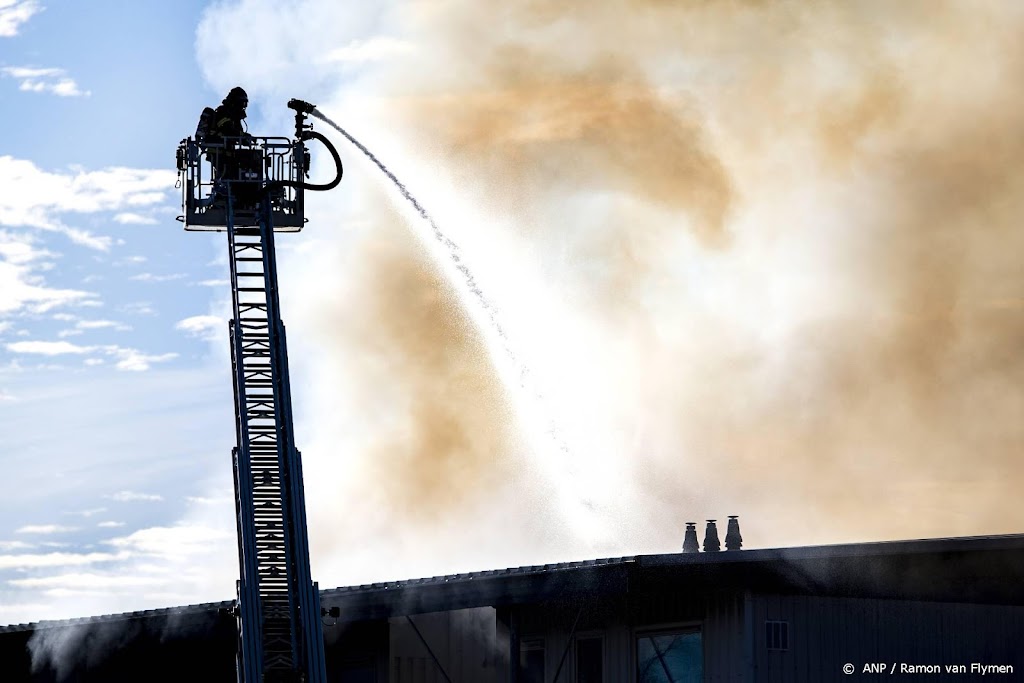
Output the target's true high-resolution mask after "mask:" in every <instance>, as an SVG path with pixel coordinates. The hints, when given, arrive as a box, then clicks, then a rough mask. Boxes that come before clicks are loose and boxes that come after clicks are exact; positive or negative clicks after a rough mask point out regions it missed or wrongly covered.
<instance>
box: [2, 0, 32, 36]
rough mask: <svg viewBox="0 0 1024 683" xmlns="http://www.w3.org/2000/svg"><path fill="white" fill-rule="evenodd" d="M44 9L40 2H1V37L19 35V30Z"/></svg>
mask: <svg viewBox="0 0 1024 683" xmlns="http://www.w3.org/2000/svg"><path fill="white" fill-rule="evenodd" d="M42 9H43V6H42V5H40V4H39V2H38V0H21V2H19V1H18V0H0V37H3V38H10V37H12V36H16V35H18V28H19V27H20V26H21V25H22V24H24V23H25V22H26V21H28V20H29V19H31V18H32V16H33V15H34V14H36V13H37V12H39V11H40V10H42Z"/></svg>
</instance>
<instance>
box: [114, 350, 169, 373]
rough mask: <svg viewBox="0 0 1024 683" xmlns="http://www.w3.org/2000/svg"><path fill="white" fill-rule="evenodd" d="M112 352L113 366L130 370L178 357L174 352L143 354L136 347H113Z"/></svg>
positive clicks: (144, 367) (147, 367)
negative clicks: (113, 356)
mask: <svg viewBox="0 0 1024 683" xmlns="http://www.w3.org/2000/svg"><path fill="white" fill-rule="evenodd" d="M113 354H114V355H115V356H116V357H117V363H116V364H115V365H114V367H116V368H117V369H118V370H129V371H132V372H142V371H144V370H149V366H150V364H152V363H165V362H167V361H169V360H173V359H175V358H177V357H178V354H176V353H162V354H145V353H142V352H141V351H138V350H137V349H124V348H115V349H114V350H113Z"/></svg>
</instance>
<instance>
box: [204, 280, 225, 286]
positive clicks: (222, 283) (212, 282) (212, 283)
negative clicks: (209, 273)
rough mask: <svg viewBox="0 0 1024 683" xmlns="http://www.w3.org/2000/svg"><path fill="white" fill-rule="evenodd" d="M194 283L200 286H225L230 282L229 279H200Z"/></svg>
mask: <svg viewBox="0 0 1024 683" xmlns="http://www.w3.org/2000/svg"><path fill="white" fill-rule="evenodd" d="M196 284H198V285H200V286H202V287H227V286H228V285H230V284H231V281H230V280H200V281H199V282H197V283H196Z"/></svg>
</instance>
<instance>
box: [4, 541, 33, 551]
mask: <svg viewBox="0 0 1024 683" xmlns="http://www.w3.org/2000/svg"><path fill="white" fill-rule="evenodd" d="M35 547H36V545H35V543H26V542H25V541H0V553H8V552H10V551H12V550H29V549H31V548H35Z"/></svg>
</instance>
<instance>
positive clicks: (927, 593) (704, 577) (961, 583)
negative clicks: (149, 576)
mask: <svg viewBox="0 0 1024 683" xmlns="http://www.w3.org/2000/svg"><path fill="white" fill-rule="evenodd" d="M1022 573H1024V534H1009V535H1002V536H974V537H958V538H937V539H923V540H910V541H880V542H872V543H847V544H837V545H824V546H802V547H792V548H765V549H754V550H741V551H722V552H713V553H670V554H660V555H633V556H627V557H617V558H605V559H598V560H586V561H582V562H561V563H557V564H544V565H533V566H525V567H512V568H508V569H498V570H489V571H478V572H467V573H462V574H448V575H445V576H433V577H428V578H420V579H410V580H405V581H389V582H381V583H371V584H364V585H359V586H347V587H340V588H332V589H327V590H322V591H321V593H320V597H321V602H322V604H323V605H324V606H325V607H338V608H339V609H340V610H341V613H342V615H343V616H342V619H344V620H346V621H361V620H367V619H386V618H389V617H394V616H403V615H408V614H419V613H424V612H436V611H442V610H453V609H463V608H468V607H482V606H493V607H500V606H507V605H515V604H530V603H540V602H547V601H560V600H575V599H579V598H581V597H585V596H600V595H616V594H625V593H646V592H658V591H712V590H750V591H753V592H763V593H797V594H805V595H822V596H834V597H874V598H892V599H908V600H923V601H936V602H974V603H996V604H1012V605H1024V581H1021V580H1020V578H1021V574H1022ZM233 605H234V601H223V602H212V603H203V604H197V605H185V606H181V607H171V608H166V609H155V610H145V611H140V612H127V613H122V614H110V615H102V616H95V617H85V618H81V619H66V620H59V621H41V622H33V623H28V624H14V625H10V626H0V633H5V632H11V631H28V630H36V629H42V628H54V627H64V626H74V625H79V624H91V623H101V622H107V621H118V620H126V619H166V618H171V617H175V616H181V615H200V614H209V613H215V612H218V611H220V610H223V609H230V608H231V607H232V606H233Z"/></svg>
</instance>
